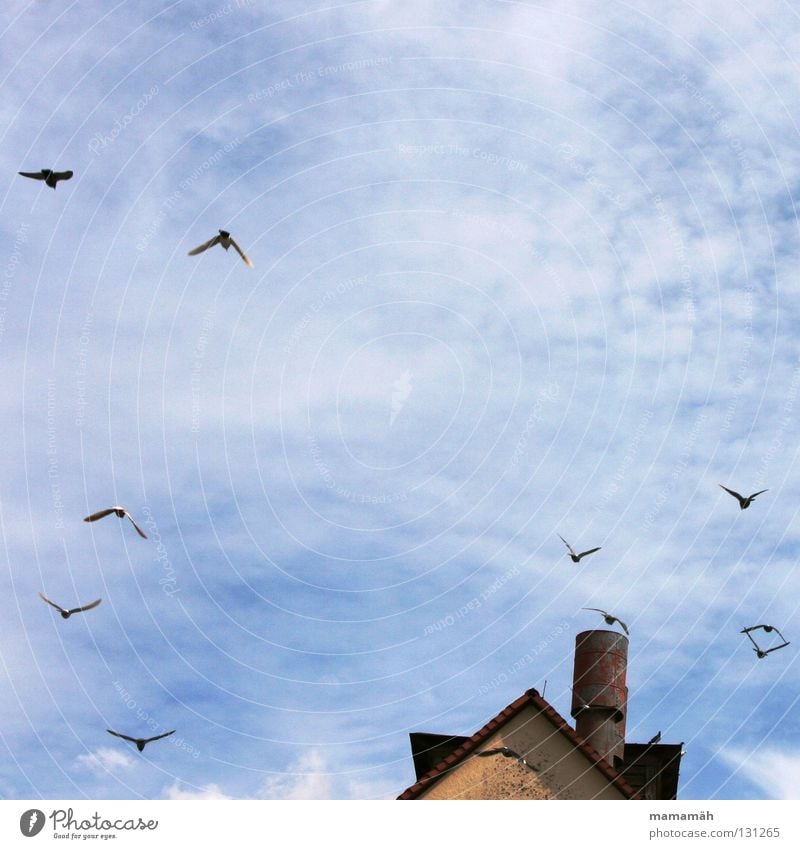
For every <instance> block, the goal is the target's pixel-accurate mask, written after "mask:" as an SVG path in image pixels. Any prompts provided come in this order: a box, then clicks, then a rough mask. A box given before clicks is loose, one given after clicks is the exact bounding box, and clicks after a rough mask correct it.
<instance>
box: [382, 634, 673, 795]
mask: <svg viewBox="0 0 800 849" xmlns="http://www.w3.org/2000/svg"><path fill="white" fill-rule="evenodd" d="M627 650H628V639H627V637H625V636H624V635H622V634H618V633H617V632H615V631H601V630H595V631H584V632H582V633H581V634H578V635H577V638H576V649H575V671H574V674H573V688H572V711H571V713H572V716H573V717H574V718H575V719H576V727H575V728H573V727H571V726H570V725H569V723H568V722H567V721H566V720H565V719H564V718H563V717H562V716H561V715H560V714H559V713H558V712H557V711H556V710H555V708H553V706H552V705H550V704H549V703H548V702H547V701H546V700H545V699H544V698H543V697H542V696H541V695H540V694H539V693H538V692H537V691H536V690H533V689H531V690H527V691H526V692H525V693H523V695H522V696H520V697H519V698H518V699H516V700H515V701H514V702H512V703H511V704H510V705H508V706H507V707H506V708H504V709H503V710H502V711H500V713H499V714H497V716H495V717H493V718H492V719H491V720H489V722H487V723H486V724H485V725H484V726H483V727H482V728H480V729H478V731H476V732H475V733H474V734H473V735H472V736H470V737H461V736H446V735H440V734H422V733H414V734H411V735H410V736H411V749H412V755H413V758H414V768H415V772H416V777H417V781H416V783H415V784H413V785H412V786H411V787H409V788H408V789H406V790H405V791H404V792H403V793H401V794H400V796H398V799H403V800H405V799H620V800H624V799H674V798H676V795H677V787H678V772H679V768H680V759H681V755H682V745H672V744H660V743H658V742H651V743H646V744H635V743H634V744H630V743H626V742H625V723H626V719H627V701H628V690H627V687H626V685H625V680H626V675H627Z"/></svg>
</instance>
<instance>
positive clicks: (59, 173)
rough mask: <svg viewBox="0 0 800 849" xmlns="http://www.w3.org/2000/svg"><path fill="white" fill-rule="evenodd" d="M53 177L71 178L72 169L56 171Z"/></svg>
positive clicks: (59, 178) (58, 178) (60, 178)
mask: <svg viewBox="0 0 800 849" xmlns="http://www.w3.org/2000/svg"><path fill="white" fill-rule="evenodd" d="M53 178H54V179H55V180H71V179H72V171H55V172H54V173H53Z"/></svg>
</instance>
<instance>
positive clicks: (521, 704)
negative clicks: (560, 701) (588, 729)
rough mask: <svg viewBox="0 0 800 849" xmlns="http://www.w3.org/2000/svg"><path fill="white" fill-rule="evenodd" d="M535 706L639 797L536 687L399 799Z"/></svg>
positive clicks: (417, 793) (622, 789)
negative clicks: (518, 715) (528, 708)
mask: <svg viewBox="0 0 800 849" xmlns="http://www.w3.org/2000/svg"><path fill="white" fill-rule="evenodd" d="M527 707H532V708H533V709H534V710H535V712H536V713H537V715H538V714H541V715H542V716H544V717H545V718H546V719H547V720H549V721H550V723H551V724H552V725H553V726H554V727H555V728H556V730H557V731H559V732H560V733H561V734H563V735H564V736H565V737H566V738H567V739H568V740H569V741H570V743H572V745H573V746H574V747H575V748H576V749H577V750H578V751H579V752H581V753H582V754H583V755H584V756H585V757H586V758H587V759H588V760H589V761H590V763H591V764H592V766H594V767H595V768H596V769H599V770H600V772H602V773H603V775H604V776H605V777H606V778H607V779H608V782H609V783H610V784H613V785H614V786H615V787H617V788H618V789H619V790H620V792H621V793H622V794H623V795H624V796H626V797H627V798H628V799H633V798H636V792H637V791H636V790H634V788H633V787H631V785H630V784H628V782H627V781H626V780H625V779H624V778H623V777H622V776H621V775H620V773H619V772H617V770H615V769H614V767H612V766H611V765H610V764H609V763H608V761H606V760H605V758H601V757H600V755H599V754H598V752H597V750H596V749H595V748H593V747H592V746H590V745H589V744H588V743H587V742H586V741H585V740H584V739H583V737H581V736H580V735H579V734H578V733H577V731H575V729H574V728H572V727H571V726H570V725H569V724H568V723H567V721H566V720H565V719H564V717H563V716H561V714H560V713H558V711H556V710H555V708H553V707H552V705H551V704H550V703H549V702H547V701H545V700H544V699H543V698H542V697H541V696H540V695H539V693H538V692H537V691H536V690H532V689H531V690H527V691H526V692H525V693H524V694H523V695H522V696H520V697H519V698H518V699H517V700H516V701H515V702H512V703H511V704H510V705H509V706H508V707H507V708H505V709H504V710H502V711H500V713H498V714H497V716H496V717H494V719H491V720H489V722H487V723H486V725H484V726H483V728H480V729H479V730H478V731H476V732H475V733H474V734H473V735H472V736H471V737H469V738H468V739H467V741H466V742H465V743H464V744H463V745H461V746H459V747H458V748H457V749H456V750H455V751H453V752H452V753H451V754H450V755H448V756H447V757H446V758H445V759H444V760H443V761H441V762H440V763H438V764H437V765H436V766H435V767H434V768H433V769H432V770H431V771H430V772H428V773H426V774H425V775H423V776H422V778H420V779H419V781H417V783H416V784H412V785H411V787H409V788H408V789H407V790H405V791H404V792H403V793H401V794H400V795H399V796H398V797H397V798H398V799H417V798H419V797H420V796H421V795H422V793H423V792H424V791H425V790H427V789H428V788H429V787H430V786H431V785H433V784H434V783H435V782H436V781H438V780H439V779H440V778H441V777H442V776H443V775H445V774H446V773H447V772H449V771H450V770H451V769H453V768H454V767H455V766H457V765H458V764H459V763H461V762H462V761H463V760H464V759H465V758H466V757H467V756H468V755H470V754H472V753H473V752H474V751H475V750H476V749H478V748H479V747H480V746H481V744H482V743H484V742H485V741H486V740H487V739H488V738H489V737H491V736H492V734H494V733H495V732H496V731H498V730H499V729H500V728H502V727H503V726H504V725H505V724H506V723H507V722H508V721H509V720H510V719H512V718H513V717H515V716H517V714H519V713H521V712H522V711H523V710H525V708H527Z"/></svg>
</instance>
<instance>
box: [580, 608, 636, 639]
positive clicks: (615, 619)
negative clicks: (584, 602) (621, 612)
mask: <svg viewBox="0 0 800 849" xmlns="http://www.w3.org/2000/svg"><path fill="white" fill-rule="evenodd" d="M581 610H594V611H596V612H597V613H601V614H602V615H603V619H605V620H606V625H613V624H614V623H615V622H619V627H620V628H622V630H623V631H624V632H625V633H626V634H627V635H630V631H629V630H628V626H627V625H626V624H625V623H624V622H623V621H622V620H621V619H620V618H619V617H618V616H612V615H611V614H610V613H607V612H606V611H605V610H600V608H599V607H582V608H581Z"/></svg>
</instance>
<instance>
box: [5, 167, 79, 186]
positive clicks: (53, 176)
mask: <svg viewBox="0 0 800 849" xmlns="http://www.w3.org/2000/svg"><path fill="white" fill-rule="evenodd" d="M17 174H19V175H20V176H21V177H30V178H31V180H44V181H45V183H46V184H47V185H48V186H50V188H51V189H55V187H56V183H57V182H58V181H59V180H70V179H72V171H52V170H51V169H50V168H42V170H41V171H17Z"/></svg>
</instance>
